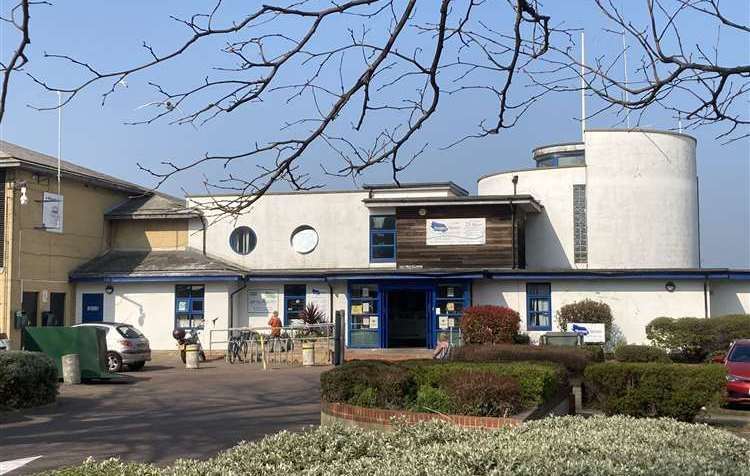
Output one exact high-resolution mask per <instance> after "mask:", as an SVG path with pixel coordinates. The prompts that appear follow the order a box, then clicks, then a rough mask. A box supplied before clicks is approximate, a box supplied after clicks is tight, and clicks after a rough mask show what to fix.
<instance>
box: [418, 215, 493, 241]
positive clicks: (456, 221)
mask: <svg viewBox="0 0 750 476" xmlns="http://www.w3.org/2000/svg"><path fill="white" fill-rule="evenodd" d="M425 222H426V223H427V244H428V245H432V246H440V245H483V244H485V240H486V234H485V229H486V220H485V219H484V218H441V219H438V218H435V219H428V220H425Z"/></svg>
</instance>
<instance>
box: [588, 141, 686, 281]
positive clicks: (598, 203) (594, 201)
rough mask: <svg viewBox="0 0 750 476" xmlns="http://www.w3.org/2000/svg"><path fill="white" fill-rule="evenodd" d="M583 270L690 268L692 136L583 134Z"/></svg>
mask: <svg viewBox="0 0 750 476" xmlns="http://www.w3.org/2000/svg"><path fill="white" fill-rule="evenodd" d="M585 144H586V169H587V170H586V175H587V178H586V184H587V185H586V195H587V197H586V198H587V215H588V262H589V267H590V268H697V267H698V217H697V213H698V203H697V193H696V176H697V170H696V163H695V146H696V143H695V140H694V139H692V138H691V137H688V136H685V135H679V134H673V133H663V132H653V131H640V130H633V131H628V130H623V129H620V130H618V129H615V130H590V131H587V132H586V137H585Z"/></svg>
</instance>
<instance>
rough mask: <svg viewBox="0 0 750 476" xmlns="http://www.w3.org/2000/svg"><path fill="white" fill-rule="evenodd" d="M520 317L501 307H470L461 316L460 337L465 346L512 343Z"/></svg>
mask: <svg viewBox="0 0 750 476" xmlns="http://www.w3.org/2000/svg"><path fill="white" fill-rule="evenodd" d="M520 322H521V316H520V315H519V314H518V313H517V312H516V311H514V310H513V309H510V308H507V307H502V306H471V307H467V308H466V309H465V310H464V313H463V316H461V321H460V326H461V335H462V337H463V340H464V343H466V344H498V343H503V342H505V343H509V342H513V337H514V336H516V335H517V334H518V326H519V323H520Z"/></svg>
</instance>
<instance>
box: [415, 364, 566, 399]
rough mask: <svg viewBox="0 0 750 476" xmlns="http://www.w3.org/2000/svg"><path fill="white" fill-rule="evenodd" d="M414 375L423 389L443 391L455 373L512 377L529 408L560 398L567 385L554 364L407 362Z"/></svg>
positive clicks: (558, 368) (562, 372)
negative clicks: (441, 389) (446, 381)
mask: <svg viewBox="0 0 750 476" xmlns="http://www.w3.org/2000/svg"><path fill="white" fill-rule="evenodd" d="M402 365H404V366H408V367H410V368H411V369H412V371H413V372H414V379H415V381H416V382H417V385H419V386H420V387H421V386H423V385H429V386H432V387H436V388H442V386H443V383H444V382H445V380H446V378H448V377H449V376H451V375H453V374H465V373H468V372H484V371H486V372H492V373H493V374H495V375H498V376H505V377H512V378H513V379H515V380H516V381H517V382H518V385H519V386H520V389H521V405H522V406H523V407H525V408H530V407H533V406H537V405H540V404H542V403H544V402H546V401H548V400H550V399H551V398H552V397H554V396H555V395H557V393H558V391H559V390H560V389H561V388H562V387H563V386H564V385H566V384H567V376H566V375H565V372H564V371H563V370H562V368H561V367H560V366H558V365H556V364H553V363H551V362H505V363H502V364H499V363H492V362H440V361H429V360H428V361H424V360H420V361H416V360H413V361H407V362H402Z"/></svg>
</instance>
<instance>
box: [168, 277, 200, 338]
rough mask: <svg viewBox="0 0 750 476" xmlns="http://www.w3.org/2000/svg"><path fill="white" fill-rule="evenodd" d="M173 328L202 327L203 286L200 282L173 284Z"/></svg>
mask: <svg viewBox="0 0 750 476" xmlns="http://www.w3.org/2000/svg"><path fill="white" fill-rule="evenodd" d="M174 293H175V328H177V329H203V323H204V318H203V309H204V306H203V299H204V296H205V287H204V286H203V285H202V284H200V285H198V284H178V285H177V286H175V290H174Z"/></svg>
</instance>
